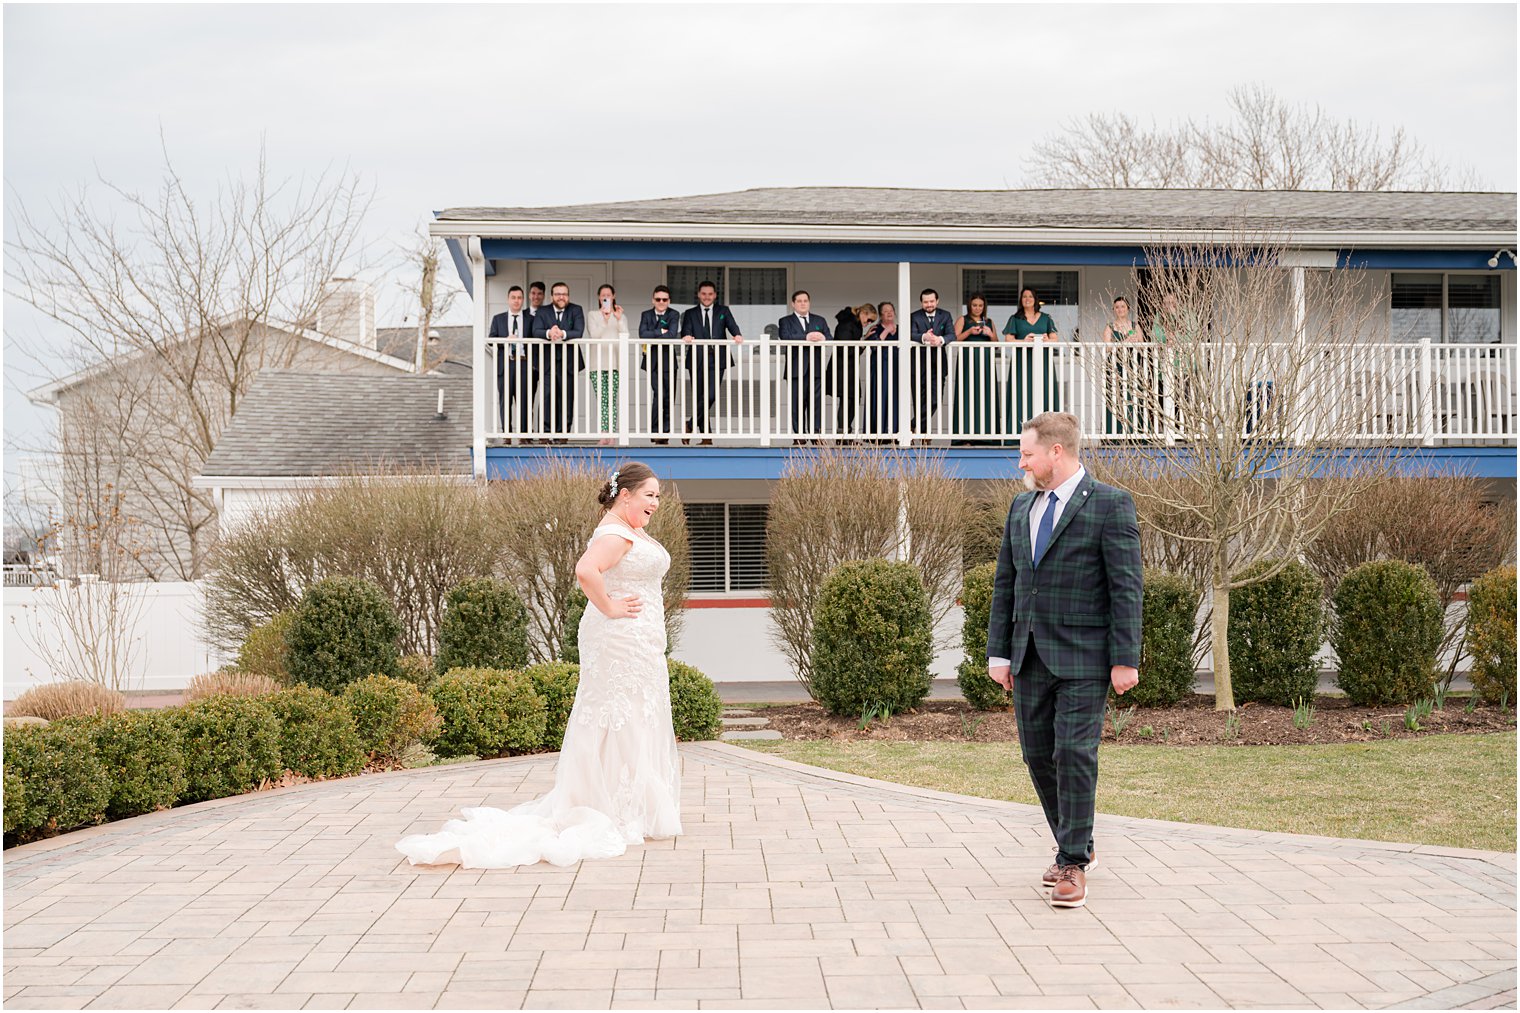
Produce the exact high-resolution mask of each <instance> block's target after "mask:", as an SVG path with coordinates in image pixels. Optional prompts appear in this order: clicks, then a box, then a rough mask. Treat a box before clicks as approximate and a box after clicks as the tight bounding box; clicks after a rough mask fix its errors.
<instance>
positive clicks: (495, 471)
mask: <svg viewBox="0 0 1520 1013" xmlns="http://www.w3.org/2000/svg"><path fill="white" fill-rule="evenodd" d="M807 452H808V451H806V450H800V449H799V450H794V449H792V448H791V447H732V448H726V447H703V448H699V449H690V448H683V447H629V448H627V449H626V450H623V451H619V450H618V449H617V448H608V447H490V448H487V450H486V474H487V477H489V478H493V479H499V478H509V477H511V476H512V475H513V474H514V473H516V472H520V471H523V470H528V471H531V470H533V469H534V468H535V467H536V466H538V465H540V464H542V463H543V462H544V461H545V460H548V459H549V458H557V459H559V460H572V461H590V462H593V463H596V464H597V465H598V466H606V467H607V468H608V469H609V470H610V469H611V468H612V466H613V465H614V464H615V463H616V462H618V461H624V460H630V459H636V460H640V461H643V462H644V463H645V464H647V465H649V466H650V467H651V468H653V469H654V470H655V472H656V473H657V474H659V475H660V477H662V478H667V479H671V480H673V481H678V482H679V481H682V480H696V479H722V480H739V479H750V480H775V479H778V478H780V477H781V473H782V471H783V470H784V469H785V467H786V462H787V459H788V458H789V457H791V456H792V455H793V454H804V453H807ZM907 453H910V454H912V455H913V456H915V457H926V456H942V457H943V458H944V459H945V462H946V464H947V465H948V466H949V470H950V472H951V474H953V475H955V476H956V477H958V478H966V479H997V478H1011V477H1014V476H1015V475H1017V473H1018V452H1017V451H1016V450H1015V449H1013V448H1003V447H986V448H982V447H954V448H950V449H944V450H937V449H932V448H931V449H925V448H914V449H912V450H910V451H907ZM1095 453H1099V454H1101V453H1103V450H1102V449H1099V450H1097V451H1095ZM1345 453H1348V454H1352V455H1354V454H1356V453H1357V451H1355V450H1349V451H1346V452H1345ZM1515 457H1516V452H1515V448H1514V447H1412V448H1409V449H1408V450H1407V451H1405V452H1404V454H1403V456H1402V457H1401V458H1400V468H1401V470H1403V471H1405V472H1415V471H1421V470H1426V469H1437V468H1459V469H1461V470H1464V471H1467V472H1470V473H1471V474H1473V475H1475V476H1476V477H1478V478H1508V479H1514V478H1515V477H1516V469H1515Z"/></svg>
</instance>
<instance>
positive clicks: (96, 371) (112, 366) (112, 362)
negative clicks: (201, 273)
mask: <svg viewBox="0 0 1520 1013" xmlns="http://www.w3.org/2000/svg"><path fill="white" fill-rule="evenodd" d="M231 322H232V319H231V318H229V319H227V320H222V321H218V323H219V324H221V325H226V324H230V323H231ZM265 325H266V326H268V327H272V328H275V329H277V330H281V331H285V332H286V333H287V334H293V335H295V336H296V337H299V338H304V339H306V340H307V341H311V342H314V343H316V344H319V345H325V346H327V347H328V348H335V349H337V350H339V351H342V352H347V353H349V354H351V355H355V356H358V357H359V358H361V359H367V360H369V361H370V362H376V363H379V364H381V365H384V366H390V367H391V368H392V369H395V370H398V371H400V372H403V373H409V372H411V369H412V358H411V356H410V355H404V356H399V357H398V356H395V355H390V354H387V353H386V352H384V351H376V350H375V349H373V348H366V347H365V346H363V345H356V344H354V343H353V342H352V341H345V340H344V339H342V338H335V337H332V336H331V335H329V334H323V333H321V332H320V331H314V330H311V329H310V328H306V327H296V326H295V325H293V324H285V323H280V322H277V321H265ZM413 333H414V334H415V333H416V332H415V331H413ZM188 337H189V335H188V334H186V335H183V336H182V340H187V339H188ZM381 347H382V348H383V347H384V346H381ZM146 354H147V353H146V352H143V351H135V352H130V353H127V354H124V355H122V356H121V357H119V358H114V359H106V360H103V361H101V362H97V363H95V364H93V365H90V366H86V367H85V368H84V369H81V370H78V371H77V372H74V373H70V374H69V375H68V376H65V377H63V378H61V379H58V380H54V381H52V382H51V383H47V384H44V385H42V386H41V387H37V388H34V389H32V390H29V391H27V392H26V397H27V400H29V401H32V402H34V403H36V404H54V403H56V402H57V400H58V395H59V394H61V393H63V392H64V391H66V390H68V389H69V388H71V387H75V386H78V385H79V384H81V383H83V382H84V381H86V380H89V379H92V378H93V377H96V376H100V375H102V374H105V373H109V372H111V371H112V370H116V369H120V368H121V367H122V366H124V365H126V364H127V363H129V362H135V361H137V360H138V359H140V358H142V357H143V356H145V355H146Z"/></svg>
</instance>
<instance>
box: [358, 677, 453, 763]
mask: <svg viewBox="0 0 1520 1013" xmlns="http://www.w3.org/2000/svg"><path fill="white" fill-rule="evenodd" d="M343 702H344V703H345V704H347V705H348V711H349V713H350V714H352V715H353V716H354V727H355V728H356V729H357V730H358V732H359V747H360V748H361V749H363V750H364V751H365V752H367V753H369V754H370V755H372V756H373V757H374V758H375V759H376V760H378V761H380V762H382V763H396V762H398V761H399V760H400V759H401V758H402V757H403V756H405V755H406V752H407V750H409V749H411V748H412V747H413V746H416V745H419V744H422V743H427V742H431V741H432V740H433V737H434V736H435V735H437V734H438V730H439V729H440V728H441V727H442V726H443V722H442V721H441V720H439V717H438V708H437V707H436V706H434V704H433V701H432V700H431V699H430V698H429V697H427V696H424V695H423V693H422V691H421V690H419V689H418V688H417V687H416V686H413V685H412V684H411V683H409V682H403V681H402V680H400V679H392V678H391V677H390V676H388V675H372V676H369V677H368V678H365V679H360V680H359V681H358V682H353V683H349V685H348V688H347V689H345V690H344V691H343Z"/></svg>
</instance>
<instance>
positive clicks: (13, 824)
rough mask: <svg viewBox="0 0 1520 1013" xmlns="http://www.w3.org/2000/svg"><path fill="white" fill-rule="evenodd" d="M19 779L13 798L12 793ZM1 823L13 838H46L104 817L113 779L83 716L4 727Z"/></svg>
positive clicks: (27, 839)
mask: <svg viewBox="0 0 1520 1013" xmlns="http://www.w3.org/2000/svg"><path fill="white" fill-rule="evenodd" d="M13 781H19V782H20V784H21V789H20V791H18V792H17V798H16V803H15V804H14V805H13V804H12V801H11V798H10V788H11V784H12V783H13ZM5 788H6V792H5V794H6V799H5V825H6V828H7V829H8V830H9V831H10V832H11V833H13V834H14V835H15V836H16V840H17V841H18V842H19V841H29V840H36V839H37V838H40V837H48V836H51V835H52V834H54V833H60V832H62V831H65V830H72V829H74V828H75V827H79V826H85V825H87V824H91V823H99V822H100V821H101V820H103V819H105V815H106V806H107V805H109V803H110V800H111V783H110V781H109V779H108V778H107V777H106V768H105V765H104V764H102V763H101V762H100V757H99V756H98V755H97V754H96V752H95V737H94V735H93V734H92V732H91V729H90V728H89V726H88V725H87V724H86V723H84V722H81V721H77V720H74V719H65V720H60V721H55V722H53V723H52V724H50V725H21V726H12V727H9V728H7V729H6V730H5Z"/></svg>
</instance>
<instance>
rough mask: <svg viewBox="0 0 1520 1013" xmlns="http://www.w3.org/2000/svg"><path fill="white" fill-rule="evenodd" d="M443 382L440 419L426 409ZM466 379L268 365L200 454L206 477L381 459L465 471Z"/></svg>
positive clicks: (328, 470) (332, 471)
mask: <svg viewBox="0 0 1520 1013" xmlns="http://www.w3.org/2000/svg"><path fill="white" fill-rule="evenodd" d="M439 390H442V391H443V392H444V394H443V406H444V411H445V413H447V415H448V418H447V419H443V420H439V419H435V418H434V413H435V411H436V410H437V407H438V391H439ZM470 419H471V404H470V378H469V376H468V375H466V376H365V375H361V374H353V373H350V374H344V373H302V372H297V371H293V370H273V369H266V370H263V371H261V372H260V373H259V375H258V377H257V379H255V380H254V382H253V386H252V388H251V389H250V390H249V392H248V396H247V397H246V398H245V399H244V400H243V403H242V405H241V406H239V408H238V410H237V414H236V415H234V416H233V418H232V421H231V422H230V423H228V425H227V428H226V429H224V430H223V431H222V436H221V439H220V440H218V441H217V444H216V449H215V450H213V451H212V452H211V456H210V457H208V458H207V459H206V464H205V466H204V467H202V468H201V474H202V475H203V476H206V477H259V476H314V475H343V474H348V473H350V472H353V471H355V470H366V471H367V470H373V469H374V468H376V467H378V466H381V465H384V466H387V467H400V468H415V469H418V470H427V471H431V470H432V469H433V468H438V469H439V470H442V471H445V472H449V473H457V474H468V473H469V470H470V441H471V424H470Z"/></svg>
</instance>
